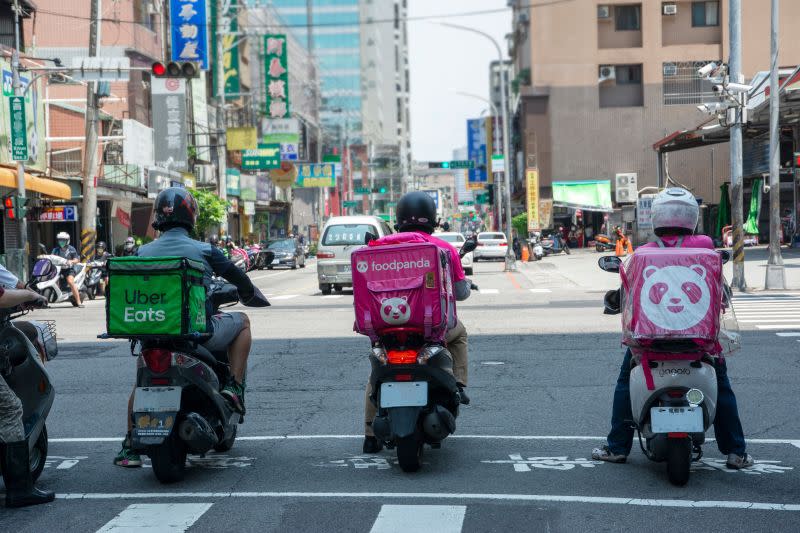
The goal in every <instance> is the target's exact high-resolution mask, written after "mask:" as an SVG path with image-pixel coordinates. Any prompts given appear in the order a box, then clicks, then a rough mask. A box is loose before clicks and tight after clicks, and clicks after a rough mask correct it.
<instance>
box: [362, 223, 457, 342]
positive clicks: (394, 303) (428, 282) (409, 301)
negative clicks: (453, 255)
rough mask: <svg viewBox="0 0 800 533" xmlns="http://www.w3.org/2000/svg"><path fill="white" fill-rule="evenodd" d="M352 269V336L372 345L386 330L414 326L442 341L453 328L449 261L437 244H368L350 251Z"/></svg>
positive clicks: (435, 340)
mask: <svg viewBox="0 0 800 533" xmlns="http://www.w3.org/2000/svg"><path fill="white" fill-rule="evenodd" d="M398 235H402V234H398ZM410 235H413V234H410ZM393 237H395V236H393ZM412 240H413V239H412ZM351 266H352V272H353V305H354V308H355V314H356V322H355V327H354V329H355V331H356V332H358V333H361V334H362V335H367V336H369V337H370V339H372V340H373V341H376V340H378V337H379V335H381V334H382V333H383V332H384V331H386V330H389V329H393V328H412V329H418V330H419V331H420V332H421V333H422V334H423V335H424V337H425V339H426V340H429V341H434V342H441V341H443V340H444V337H445V335H446V334H447V330H448V328H449V327H452V326H453V325H455V297H454V293H453V282H452V279H451V276H450V264H449V258H448V254H447V252H445V251H444V250H441V249H440V248H439V247H438V246H436V245H435V244H433V243H429V242H425V241H421V242H406V243H400V244H379V245H375V243H372V244H371V245H370V246H367V247H364V248H361V249H359V250H356V251H355V252H353V254H352V255H351Z"/></svg>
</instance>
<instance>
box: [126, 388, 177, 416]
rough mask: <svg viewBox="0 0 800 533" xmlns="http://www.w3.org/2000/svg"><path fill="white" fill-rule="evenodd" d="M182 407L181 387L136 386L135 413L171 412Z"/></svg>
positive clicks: (134, 396) (134, 397)
mask: <svg viewBox="0 0 800 533" xmlns="http://www.w3.org/2000/svg"><path fill="white" fill-rule="evenodd" d="M180 409H181V387H136V392H135V393H134V395H133V412H134V413H160V412H167V413H169V412H175V411H180Z"/></svg>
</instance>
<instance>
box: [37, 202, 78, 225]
mask: <svg viewBox="0 0 800 533" xmlns="http://www.w3.org/2000/svg"><path fill="white" fill-rule="evenodd" d="M38 221H39V222H77V221H78V206H76V205H57V206H53V207H44V208H42V210H41V211H40V212H39V218H38Z"/></svg>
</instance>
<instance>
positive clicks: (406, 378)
mask: <svg viewBox="0 0 800 533" xmlns="http://www.w3.org/2000/svg"><path fill="white" fill-rule="evenodd" d="M413 378H414V376H412V375H411V374H395V375H394V380H395V381H411V380H412V379H413Z"/></svg>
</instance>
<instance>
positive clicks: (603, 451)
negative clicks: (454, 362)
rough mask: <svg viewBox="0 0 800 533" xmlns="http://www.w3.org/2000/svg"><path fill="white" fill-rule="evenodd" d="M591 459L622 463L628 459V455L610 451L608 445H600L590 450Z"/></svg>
mask: <svg viewBox="0 0 800 533" xmlns="http://www.w3.org/2000/svg"><path fill="white" fill-rule="evenodd" d="M592 459H594V460H595V461H606V462H609V463H624V462H625V461H627V460H628V456H627V455H622V454H619V453H612V452H611V450H610V449H609V448H608V446H601V447H599V448H595V449H594V450H592Z"/></svg>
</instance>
